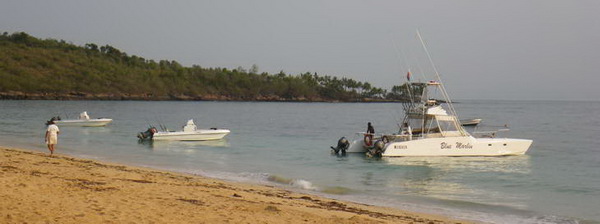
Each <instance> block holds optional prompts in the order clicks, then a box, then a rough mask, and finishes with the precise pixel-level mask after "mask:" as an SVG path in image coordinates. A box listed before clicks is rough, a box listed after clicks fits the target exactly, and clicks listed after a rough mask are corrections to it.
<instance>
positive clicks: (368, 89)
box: [0, 32, 391, 101]
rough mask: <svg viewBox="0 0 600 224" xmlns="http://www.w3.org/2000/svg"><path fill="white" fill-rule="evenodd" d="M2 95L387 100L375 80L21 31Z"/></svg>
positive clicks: (11, 45)
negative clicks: (192, 59)
mask: <svg viewBox="0 0 600 224" xmlns="http://www.w3.org/2000/svg"><path fill="white" fill-rule="evenodd" d="M0 92H4V93H6V92H22V93H32V94H47V93H52V94H73V93H76V94H80V95H87V94H91V95H102V94H104V95H114V96H122V97H124V98H127V96H133V95H137V96H145V97H147V98H149V99H153V98H156V99H225V100H305V101H331V100H339V101H363V100H365V99H380V100H383V99H386V98H387V97H389V96H391V95H390V94H391V93H390V94H388V93H387V91H386V90H384V89H381V88H376V87H372V86H371V84H370V83H368V82H364V83H363V82H358V81H355V80H353V79H348V78H341V79H340V78H337V77H332V76H327V75H325V76H320V75H317V74H316V73H308V72H307V73H303V74H299V75H289V74H286V73H284V72H283V71H282V72H279V73H277V74H268V73H264V72H263V73H259V71H258V66H256V65H253V66H252V67H251V68H250V69H248V70H246V69H243V68H241V67H239V68H237V69H227V68H203V67H201V66H199V65H193V66H191V67H185V66H182V65H181V64H179V63H178V62H176V61H168V60H160V61H158V62H157V61H154V60H148V59H145V58H143V57H139V56H136V55H131V56H130V55H127V53H125V52H121V51H120V50H119V49H117V48H114V47H112V46H109V45H104V46H98V45H96V44H93V43H88V44H85V45H84V46H76V45H73V44H71V43H67V42H65V41H64V40H54V39H45V40H42V39H38V38H35V37H32V36H30V35H28V34H27V33H23V32H19V33H13V34H8V33H6V32H4V33H3V34H2V35H0Z"/></svg>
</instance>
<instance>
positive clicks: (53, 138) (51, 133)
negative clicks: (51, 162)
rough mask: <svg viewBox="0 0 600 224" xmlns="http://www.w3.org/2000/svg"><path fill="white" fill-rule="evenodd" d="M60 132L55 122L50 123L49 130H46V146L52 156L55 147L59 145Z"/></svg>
mask: <svg viewBox="0 0 600 224" xmlns="http://www.w3.org/2000/svg"><path fill="white" fill-rule="evenodd" d="M59 132H60V130H59V129H58V126H56V125H55V124H54V121H49V122H48V129H46V144H47V145H48V150H50V155H52V154H54V145H56V144H57V143H58V133H59Z"/></svg>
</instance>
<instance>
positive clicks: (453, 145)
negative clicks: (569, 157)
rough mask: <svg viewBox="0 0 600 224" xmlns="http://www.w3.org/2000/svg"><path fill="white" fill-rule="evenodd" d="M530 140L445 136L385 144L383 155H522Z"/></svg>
mask: <svg viewBox="0 0 600 224" xmlns="http://www.w3.org/2000/svg"><path fill="white" fill-rule="evenodd" d="M532 142H533V141H532V140H528V139H511V138H489V139H488V138H474V137H470V136H464V137H446V138H427V139H419V140H412V141H404V142H390V143H389V144H386V146H385V150H384V152H383V153H382V156H384V157H397V156H508V155H523V154H525V152H527V150H528V149H529V147H530V146H531V143H532Z"/></svg>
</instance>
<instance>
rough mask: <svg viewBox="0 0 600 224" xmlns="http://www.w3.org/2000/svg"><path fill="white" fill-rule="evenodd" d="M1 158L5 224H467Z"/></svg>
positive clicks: (269, 191) (85, 165)
mask: <svg viewBox="0 0 600 224" xmlns="http://www.w3.org/2000/svg"><path fill="white" fill-rule="evenodd" d="M0 158H2V159H0V170H2V172H0V187H2V191H0V197H1V198H2V200H0V222H1V223H24V222H32V223H98V222H115V223H130V222H135V223H465V222H462V221H457V220H451V219H448V218H444V217H439V216H435V215H428V214H419V213H414V212H406V211H401V210H397V209H392V208H384V207H376V206H368V205H362V204H356V203H350V202H343V201H338V200H332V199H326V198H322V197H318V196H314V195H306V194H299V193H293V192H290V191H287V190H283V189H278V188H274V187H270V186H258V185H250V184H242V183H232V182H225V181H221V180H216V179H210V178H205V177H200V176H194V175H186V174H180V173H172V172H166V171H159V170H152V169H146V168H139V167H131V166H124V165H118V164H108V163H104V162H97V161H93V160H87V159H78V158H73V157H70V156H65V155H60V154H59V155H54V156H48V154H45V153H41V152H36V151H29V150H23V149H14V148H6V147H0Z"/></svg>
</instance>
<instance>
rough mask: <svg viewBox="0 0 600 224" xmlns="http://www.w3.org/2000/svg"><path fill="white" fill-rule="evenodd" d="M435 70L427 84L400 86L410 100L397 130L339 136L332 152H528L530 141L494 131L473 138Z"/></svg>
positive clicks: (470, 154) (447, 153)
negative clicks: (437, 95)
mask: <svg viewBox="0 0 600 224" xmlns="http://www.w3.org/2000/svg"><path fill="white" fill-rule="evenodd" d="M419 38H420V36H419ZM422 43H423V42H422ZM423 47H424V48H425V46H424V44H423ZM425 50H426V48H425ZM426 52H427V51H426ZM432 65H433V63H432ZM434 70H435V66H434ZM435 73H436V76H437V80H434V81H429V82H426V83H423V82H417V83H411V82H410V81H408V82H407V83H405V84H404V85H403V88H404V89H405V90H406V91H405V92H406V93H407V94H408V95H410V96H409V99H410V100H407V101H406V102H404V103H402V106H403V110H404V119H403V121H402V124H399V126H400V129H399V131H398V133H395V134H380V135H377V136H375V135H374V134H369V133H364V132H361V133H357V135H358V136H362V137H363V138H360V137H359V138H358V139H355V140H353V141H352V142H351V143H350V141H348V140H347V139H345V138H341V139H340V140H339V141H338V146H337V147H335V148H334V147H332V149H333V150H334V152H336V153H337V152H338V151H340V150H341V151H342V153H343V152H344V151H345V152H363V153H365V152H366V153H367V155H369V156H383V157H397V156H507V155H522V154H525V152H527V150H528V149H529V147H530V146H531V144H532V142H533V141H532V140H529V139H514V138H496V137H495V136H496V135H495V134H493V135H488V137H486V138H476V137H474V136H473V135H471V134H470V133H469V132H467V131H466V130H465V128H464V127H463V126H462V125H461V122H460V120H459V119H458V116H457V115H456V111H455V110H454V107H453V106H452V101H451V100H450V99H449V97H448V94H447V92H446V90H445V88H444V85H443V84H442V82H441V81H440V76H439V74H438V72H437V70H435ZM409 74H410V71H409ZM429 92H434V93H441V96H442V97H443V101H441V100H436V99H434V98H430V96H429Z"/></svg>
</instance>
